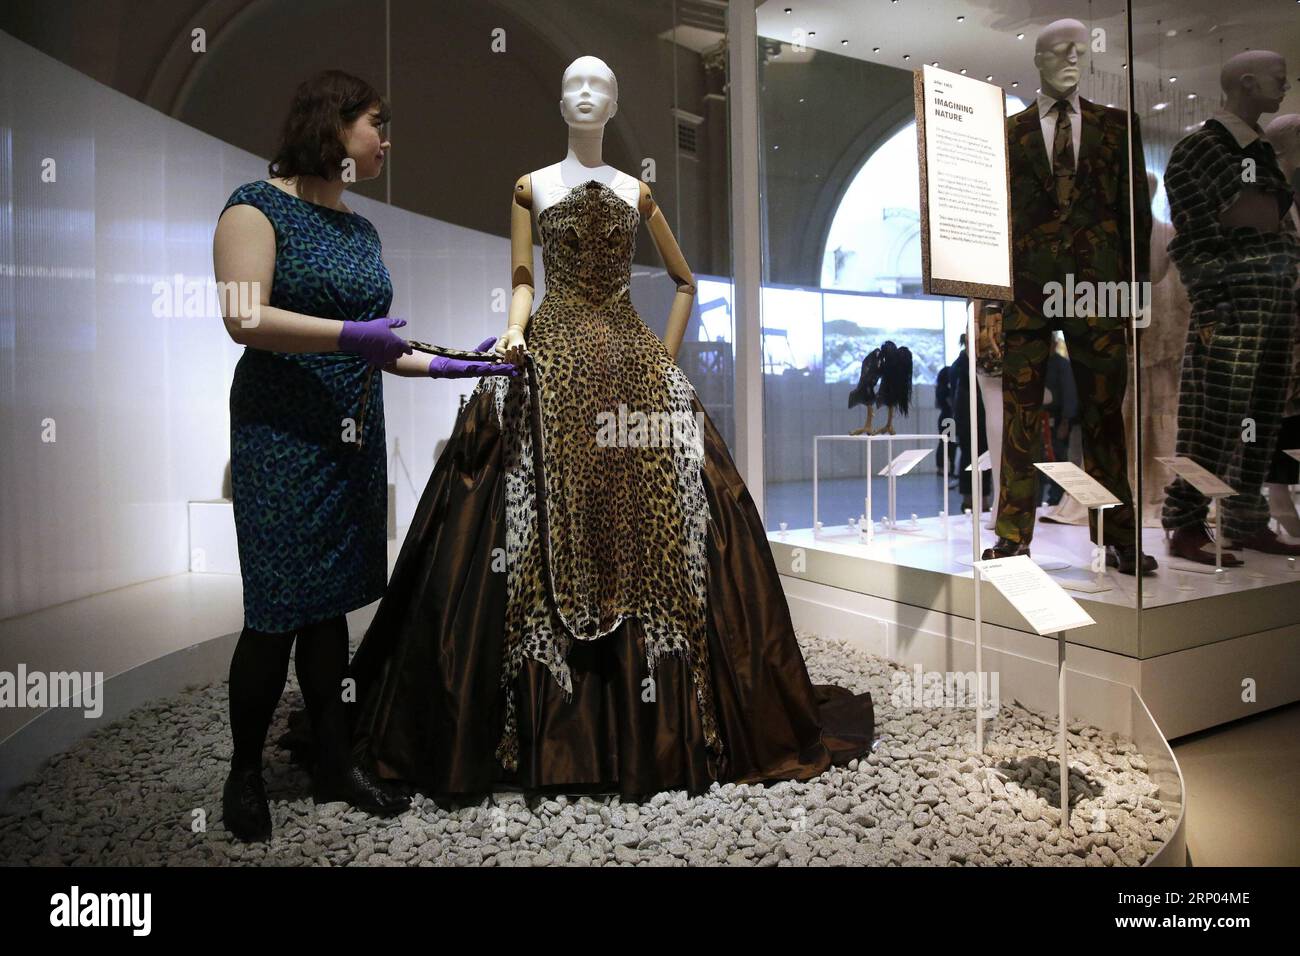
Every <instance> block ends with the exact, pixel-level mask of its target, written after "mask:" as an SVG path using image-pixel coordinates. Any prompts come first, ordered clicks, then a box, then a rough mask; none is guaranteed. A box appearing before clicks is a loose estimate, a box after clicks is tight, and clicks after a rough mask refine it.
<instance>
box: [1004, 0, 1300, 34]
mask: <svg viewBox="0 0 1300 956" xmlns="http://www.w3.org/2000/svg"><path fill="white" fill-rule="evenodd" d="M1296 2H1297V3H1300V0H1296ZM1024 38H1025V35H1024V34H1023V33H1017V34H1016V39H1017V40H1023V39H1024Z"/></svg>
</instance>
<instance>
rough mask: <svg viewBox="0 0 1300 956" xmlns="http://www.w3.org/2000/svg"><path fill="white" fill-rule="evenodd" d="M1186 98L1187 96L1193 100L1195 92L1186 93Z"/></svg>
mask: <svg viewBox="0 0 1300 956" xmlns="http://www.w3.org/2000/svg"><path fill="white" fill-rule="evenodd" d="M1187 98H1188V99H1189V100H1194V99H1196V94H1195V93H1188V94H1187Z"/></svg>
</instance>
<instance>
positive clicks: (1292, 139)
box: [1264, 113, 1300, 177]
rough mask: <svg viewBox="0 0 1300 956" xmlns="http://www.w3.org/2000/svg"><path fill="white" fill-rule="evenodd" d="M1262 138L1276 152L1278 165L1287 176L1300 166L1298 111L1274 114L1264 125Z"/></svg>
mask: <svg viewBox="0 0 1300 956" xmlns="http://www.w3.org/2000/svg"><path fill="white" fill-rule="evenodd" d="M1264 138H1265V139H1266V140H1268V143H1269V145H1270V146H1272V147H1273V152H1275V153H1277V162H1278V165H1279V166H1281V167H1282V171H1283V172H1284V173H1286V174H1287V176H1288V177H1291V176H1294V175H1295V172H1296V170H1297V169H1298V168H1300V113H1287V114H1285V115H1283V116H1275V117H1273V120H1272V121H1271V122H1270V123H1269V124H1268V125H1267V126H1265V127H1264Z"/></svg>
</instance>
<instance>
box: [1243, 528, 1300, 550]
mask: <svg viewBox="0 0 1300 956" xmlns="http://www.w3.org/2000/svg"><path fill="white" fill-rule="evenodd" d="M1232 543H1233V545H1234V546H1235V547H1234V548H1233V550H1234V551H1236V550H1240V549H1241V548H1249V549H1250V550H1251V551H1260V552H1262V553H1264V554H1284V555H1292V556H1300V544H1287V543H1286V542H1285V541H1283V540H1282V539H1281V538H1279V537H1278V536H1277V532H1276V531H1274V530H1273V529H1272V528H1265V529H1264V530H1263V531H1257V532H1256V533H1255V534H1253V535H1251V536H1250V537H1249V538H1239V539H1237V540H1235V541H1233V542H1232Z"/></svg>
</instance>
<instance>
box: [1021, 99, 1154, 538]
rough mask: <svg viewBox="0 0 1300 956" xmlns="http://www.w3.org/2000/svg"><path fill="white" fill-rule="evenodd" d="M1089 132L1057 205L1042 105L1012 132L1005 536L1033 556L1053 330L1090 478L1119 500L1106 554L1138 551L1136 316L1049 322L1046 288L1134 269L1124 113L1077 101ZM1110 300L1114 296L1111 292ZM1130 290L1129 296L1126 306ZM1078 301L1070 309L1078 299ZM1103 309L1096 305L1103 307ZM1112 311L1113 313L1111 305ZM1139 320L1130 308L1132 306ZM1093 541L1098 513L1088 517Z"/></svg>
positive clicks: (1141, 181) (1140, 208)
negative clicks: (1131, 409)
mask: <svg viewBox="0 0 1300 956" xmlns="http://www.w3.org/2000/svg"><path fill="white" fill-rule="evenodd" d="M1078 107H1079V114H1080V116H1081V122H1082V130H1081V133H1080V140H1079V154H1078V159H1077V163H1076V171H1075V174H1074V177H1073V188H1072V189H1071V190H1070V192H1069V195H1068V198H1067V200H1066V202H1065V203H1064V204H1062V203H1059V202H1058V198H1057V190H1056V182H1055V177H1054V176H1053V171H1052V163H1051V161H1050V160H1049V157H1048V155H1047V150H1046V147H1045V141H1044V139H1043V132H1042V128H1041V124H1040V114H1039V107H1038V104H1037V103H1034V104H1033V105H1031V106H1030V107H1029V108H1028V109H1026V110H1024V111H1022V112H1020V113H1017V114H1016V115H1015V116H1012V117H1010V118H1009V119H1008V120H1007V158H1008V162H1009V163H1010V167H1011V216H1012V237H1013V243H1014V246H1013V253H1014V273H1015V274H1014V280H1013V281H1014V287H1015V288H1014V291H1015V301H1014V302H1012V303H1010V304H1009V307H1008V308H1007V310H1006V314H1005V316H1004V319H1003V329H1004V337H1005V341H1004V350H1005V351H1004V358H1003V366H1002V391H1003V405H1004V413H1003V426H1004V427H1003V439H1002V477H1001V487H1000V489H999V491H1000V498H999V503H998V518H997V533H998V535H999V536H1001V537H1003V538H1007V539H1009V540H1011V541H1016V542H1020V543H1023V544H1028V543H1029V542H1030V540H1031V539H1032V538H1033V534H1034V509H1035V505H1036V502H1035V493H1036V491H1037V474H1038V473H1037V470H1036V469H1035V468H1034V462H1035V461H1042V460H1043V448H1042V444H1043V443H1042V431H1041V427H1040V412H1041V410H1042V407H1043V381H1044V378H1045V376H1046V372H1047V360H1048V356H1049V355H1050V354H1051V352H1052V330H1053V329H1060V330H1061V332H1062V333H1064V335H1065V343H1066V347H1067V348H1068V350H1069V353H1070V363H1071V366H1072V368H1073V371H1074V379H1075V383H1076V386H1077V389H1078V399H1079V423H1080V426H1081V428H1082V430H1083V460H1084V465H1083V467H1084V470H1085V471H1086V472H1087V473H1088V474H1089V475H1091V476H1092V477H1093V478H1095V479H1096V480H1097V481H1099V482H1101V483H1102V484H1103V485H1105V486H1106V488H1107V489H1109V490H1110V492H1111V493H1112V494H1114V495H1115V496H1116V497H1117V498H1119V499H1120V501H1121V504H1119V505H1117V506H1116V507H1114V508H1112V509H1110V510H1109V511H1108V513H1107V515H1106V539H1107V540H1106V543H1107V544H1128V545H1132V544H1133V543H1134V542H1135V540H1136V539H1135V537H1134V534H1135V525H1134V518H1133V494H1132V491H1131V490H1130V488H1129V481H1128V461H1127V452H1126V447H1125V437H1124V416H1123V402H1124V390H1125V386H1126V381H1127V379H1126V370H1127V362H1128V348H1127V344H1126V333H1127V328H1128V321H1129V314H1128V310H1125V312H1124V314H1115V313H1116V311H1119V310H1115V309H1112V308H1110V307H1109V306H1106V305H1105V304H1104V303H1101V302H1095V305H1096V307H1095V308H1094V309H1093V310H1092V313H1093V314H1089V315H1074V314H1070V311H1072V310H1073V303H1072V302H1071V303H1066V302H1065V301H1064V300H1065V297H1064V296H1062V299H1061V302H1062V305H1063V306H1065V305H1066V304H1069V306H1070V310H1066V311H1065V314H1061V315H1058V316H1055V317H1053V316H1049V315H1046V314H1045V313H1044V307H1045V305H1046V304H1047V298H1048V289H1047V286H1048V284H1049V283H1052V282H1056V283H1060V284H1061V285H1062V287H1064V289H1063V292H1064V291H1069V289H1070V286H1068V285H1067V282H1068V281H1070V279H1069V278H1068V277H1071V278H1072V281H1073V284H1074V285H1075V286H1077V285H1079V284H1080V283H1085V282H1087V283H1094V284H1099V283H1107V284H1114V283H1121V282H1123V283H1127V282H1128V281H1129V280H1130V279H1131V278H1132V271H1131V269H1130V262H1129V256H1130V237H1129V186H1128V175H1129V173H1128V130H1127V124H1126V118H1125V114H1124V112H1123V111H1122V110H1117V109H1110V108H1108V107H1102V106H1097V105H1096V104H1094V103H1090V102H1089V101H1088V100H1086V99H1083V98H1082V97H1079V99H1078ZM1133 143H1134V156H1135V157H1136V164H1135V169H1134V180H1135V182H1134V200H1135V209H1134V213H1135V222H1136V231H1137V236H1136V239H1137V255H1138V261H1137V271H1138V277H1139V278H1145V277H1146V275H1147V274H1148V263H1149V260H1150V249H1149V245H1150V236H1151V203H1150V197H1149V195H1148V189H1147V181H1146V172H1145V167H1144V165H1143V160H1142V140H1141V136H1140V134H1139V131H1138V124H1137V117H1134V118H1133ZM1110 289H1111V291H1117V290H1116V289H1115V287H1114V286H1113V285H1112V286H1110ZM1127 291H1128V290H1125V294H1126V295H1127ZM1069 298H1071V299H1073V296H1070V297H1069ZM1094 301H1095V300H1094ZM1111 304H1112V305H1113V304H1114V302H1112V303H1111ZM1130 308H1131V306H1130ZM1089 520H1090V522H1091V523H1092V524H1093V533H1092V537H1093V539H1094V540H1095V539H1096V513H1095V512H1091V513H1090V514H1089Z"/></svg>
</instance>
